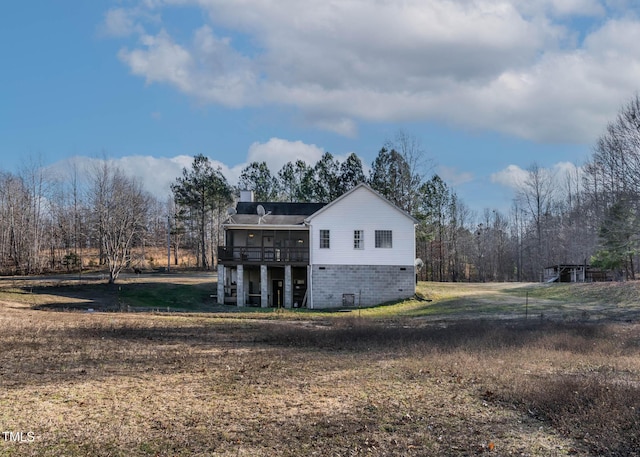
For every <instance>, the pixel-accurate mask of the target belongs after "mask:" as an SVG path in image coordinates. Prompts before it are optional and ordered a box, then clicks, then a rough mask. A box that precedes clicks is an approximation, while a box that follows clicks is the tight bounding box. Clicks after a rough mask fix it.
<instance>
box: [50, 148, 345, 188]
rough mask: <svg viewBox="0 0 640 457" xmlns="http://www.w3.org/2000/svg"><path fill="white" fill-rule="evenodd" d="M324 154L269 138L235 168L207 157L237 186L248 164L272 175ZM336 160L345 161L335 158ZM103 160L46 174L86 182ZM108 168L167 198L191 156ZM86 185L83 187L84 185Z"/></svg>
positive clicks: (139, 158)
mask: <svg viewBox="0 0 640 457" xmlns="http://www.w3.org/2000/svg"><path fill="white" fill-rule="evenodd" d="M322 154H324V149H322V148H320V147H318V146H316V145H314V144H306V143H303V142H302V141H289V140H284V139H281V138H271V139H270V140H269V141H267V142H266V143H258V142H256V143H253V144H252V145H251V146H250V147H249V149H248V150H247V155H246V159H245V160H244V161H243V162H241V163H237V164H225V163H223V162H220V161H219V160H216V159H215V158H212V157H210V158H209V160H210V162H211V165H212V166H213V167H214V168H220V171H221V172H222V174H223V175H224V177H225V178H226V179H227V181H228V182H229V184H231V185H236V184H237V182H238V178H239V177H240V173H241V172H242V170H243V169H244V168H245V167H246V166H247V165H248V164H249V163H251V162H263V161H264V162H266V163H267V165H268V166H269V169H270V170H271V172H272V173H273V174H276V173H277V172H278V171H279V170H280V169H281V168H282V166H283V165H284V164H285V163H287V162H289V161H291V162H295V161H296V160H298V159H300V160H303V161H305V162H306V163H307V164H309V165H312V166H313V165H314V164H315V163H316V162H317V161H318V160H319V159H320V158H321V157H322ZM335 158H336V159H337V160H344V157H341V156H335ZM102 160H104V158H92V157H84V156H76V157H72V158H70V159H66V160H64V161H62V162H58V163H56V164H53V165H51V166H49V167H47V169H48V171H49V172H50V173H51V174H52V175H53V176H57V177H58V178H59V179H62V180H69V179H70V178H71V174H70V173H72V172H73V170H76V171H77V173H78V177H79V178H80V179H86V177H87V176H88V173H89V172H90V170H92V169H93V168H94V167H96V166H97V165H99V164H100V163H101V162H102ZM107 160H108V161H109V163H110V164H112V165H114V166H116V167H118V168H120V169H121V170H122V171H124V172H125V173H126V174H127V175H129V176H131V177H134V178H136V179H139V180H140V181H141V182H142V184H143V186H144V188H145V189H146V190H147V191H149V192H150V193H151V194H152V195H154V196H155V197H157V198H159V199H161V200H162V199H164V198H165V197H169V196H170V194H171V190H170V189H171V187H170V186H171V184H173V183H175V182H176V178H178V177H180V176H181V175H182V170H183V169H184V168H186V169H190V168H191V165H192V164H193V156H190V155H177V156H175V157H169V158H160V157H152V156H143V155H132V156H125V157H120V158H107ZM85 184H86V183H85Z"/></svg>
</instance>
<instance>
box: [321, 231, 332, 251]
mask: <svg viewBox="0 0 640 457" xmlns="http://www.w3.org/2000/svg"><path fill="white" fill-rule="evenodd" d="M330 245H331V236H330V233H329V230H320V249H329V247H330Z"/></svg>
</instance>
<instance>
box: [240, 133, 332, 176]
mask: <svg viewBox="0 0 640 457" xmlns="http://www.w3.org/2000/svg"><path fill="white" fill-rule="evenodd" d="M322 154H324V149H322V148H320V147H318V146H316V145H315V144H306V143H303V142H302V141H288V140H283V139H280V138H271V139H270V140H269V141H267V142H266V143H257V142H256V143H253V144H252V145H251V146H250V147H249V153H248V155H247V163H251V162H263V161H264V162H266V163H267V165H268V166H269V169H270V170H271V172H272V173H277V172H278V171H279V170H280V169H281V168H282V167H283V165H285V164H286V163H287V162H295V161H296V160H298V159H299V160H302V161H304V162H306V163H307V164H309V165H312V166H313V165H314V164H315V163H316V162H317V161H318V160H320V158H321V157H322Z"/></svg>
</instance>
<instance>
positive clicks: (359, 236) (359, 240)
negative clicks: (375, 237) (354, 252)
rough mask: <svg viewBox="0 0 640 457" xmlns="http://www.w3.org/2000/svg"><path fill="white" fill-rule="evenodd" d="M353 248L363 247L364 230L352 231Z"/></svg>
mask: <svg viewBox="0 0 640 457" xmlns="http://www.w3.org/2000/svg"><path fill="white" fill-rule="evenodd" d="M353 249H364V230H354V231H353Z"/></svg>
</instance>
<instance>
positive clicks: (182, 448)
mask: <svg viewBox="0 0 640 457" xmlns="http://www.w3.org/2000/svg"><path fill="white" fill-rule="evenodd" d="M559 286H560V287H548V286H544V285H538V284H522V285H520V284H480V285H476V284H433V283H424V284H420V287H419V291H420V292H421V294H422V295H423V296H424V297H426V298H428V299H430V300H432V301H420V300H411V301H405V302H402V303H396V304H391V305H388V306H384V307H377V308H371V309H366V310H352V311H350V312H341V313H335V312H333V313H327V312H312V311H297V310H290V311H286V312H274V311H273V310H267V312H264V310H257V309H253V308H251V309H247V310H243V311H242V312H240V313H239V312H236V309H230V308H229V307H222V308H220V307H216V306H215V305H214V304H213V303H212V299H211V297H210V292H211V291H212V290H213V287H214V284H213V283H212V282H210V281H209V279H208V278H206V277H203V278H179V277H176V278H173V279H172V280H168V279H167V278H162V279H158V280H157V281H152V280H151V279H149V278H140V279H135V280H134V279H132V280H127V281H123V282H122V283H121V284H120V287H119V288H118V287H115V288H109V287H107V286H106V285H104V284H101V283H98V284H83V285H79V284H65V285H64V286H62V287H58V286H53V285H46V284H44V285H39V286H38V287H35V286H33V285H27V286H25V285H23V284H19V283H12V284H9V285H5V287H2V288H0V345H1V346H0V347H2V352H0V386H1V387H2V389H0V428H2V430H1V431H0V432H8V434H4V435H0V455H2V456H5V455H6V456H62V455H65V456H71V457H75V456H123V457H124V456H238V455H241V456H243V455H246V456H276V455H277V456H280V455H284V456H299V455H318V456H331V455H334V456H347V455H348V456H351V455H373V456H412V455H414V456H432V455H433V456H471V455H481V454H483V455H499V456H503V455H529V456H563V455H577V456H591V455H594V456H595V455H607V456H634V455H635V456H637V455H640V451H639V449H640V440H639V438H638V437H639V436H640V391H639V389H640V333H639V331H640V325H638V324H637V323H636V322H637V319H635V318H633V316H634V314H633V310H634V309H635V308H636V307H637V306H636V305H635V304H634V301H633V294H634V290H635V285H634V284H621V285H617V287H616V285H607V286H608V287H610V288H609V289H607V288H605V287H604V286H601V287H591V285H582V286H584V287H564V285H559ZM614 289H615V291H614ZM621 289H625V290H621ZM183 297H184V299H183ZM527 297H528V301H529V306H530V307H531V308H530V309H531V310H535V312H534V311H531V313H532V314H530V319H528V320H525V319H524V317H523V316H524V314H523V308H524V306H525V301H526V300H527ZM614 300H619V302H614ZM123 306H124V307H126V306H129V307H134V308H135V307H139V308H145V309H149V310H150V311H153V310H154V309H156V308H157V309H162V308H166V307H167V306H169V307H170V310H176V311H179V312H171V313H167V312H166V311H165V312H163V313H156V312H135V313H133V312H132V313H128V312H117V311H118V310H120V309H123ZM87 308H92V309H94V310H96V312H91V313H88V312H80V311H77V310H86V309H87ZM65 310H66V311H72V310H76V311H75V312H54V311H65ZM99 310H105V311H109V312H99ZM183 310H188V311H189V312H187V313H185V312H183ZM205 310H206V311H215V312H200V311H205ZM585 310H586V311H587V313H588V314H584V311H585ZM603 310H611V311H606V312H605V311H603ZM541 313H542V314H544V316H543V318H542V319H541V318H540V314H541ZM607 313H610V314H607ZM20 433H21V435H19V434H20ZM18 438H21V439H22V441H23V442H20V440H18Z"/></svg>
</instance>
